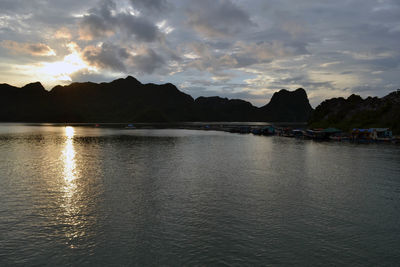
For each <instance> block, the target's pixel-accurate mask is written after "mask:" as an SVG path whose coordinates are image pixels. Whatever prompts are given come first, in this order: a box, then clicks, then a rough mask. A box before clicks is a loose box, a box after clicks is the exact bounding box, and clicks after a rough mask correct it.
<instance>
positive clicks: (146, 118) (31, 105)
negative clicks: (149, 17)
mask: <svg viewBox="0 0 400 267" xmlns="http://www.w3.org/2000/svg"><path fill="white" fill-rule="evenodd" d="M0 98H1V107H0V112H1V113H0V121H14V122H178V121H293V122H304V121H307V119H308V116H309V114H310V111H311V106H310V104H309V102H308V98H307V94H306V93H305V91H304V90H303V89H298V90H296V91H294V92H289V91H286V90H281V91H280V92H278V93H275V94H274V96H273V97H272V99H271V102H270V103H269V104H268V105H266V106H264V107H262V108H257V107H254V106H253V105H252V104H251V103H249V102H246V101H244V100H239V99H231V100H229V99H227V98H220V97H199V98H197V99H196V100H194V99H193V98H192V97H191V96H190V95H187V94H185V93H183V92H181V91H179V90H178V89H177V88H176V87H175V86H174V85H173V84H170V83H167V84H162V85H156V84H142V83H140V82H139V81H138V80H137V79H135V78H133V77H131V76H128V77H127V78H125V79H118V80H115V81H112V82H110V83H100V84H97V83H91V82H86V83H72V84H70V85H67V86H60V85H58V86H55V87H54V88H53V89H52V90H51V91H46V90H45V89H44V88H43V86H42V85H41V84H40V83H38V82H37V83H31V84H28V85H26V86H24V87H22V88H17V87H14V86H10V85H7V84H0Z"/></svg>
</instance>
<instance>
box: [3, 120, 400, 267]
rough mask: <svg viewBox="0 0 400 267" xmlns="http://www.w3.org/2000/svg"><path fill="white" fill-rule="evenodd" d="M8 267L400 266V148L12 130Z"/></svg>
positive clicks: (7, 131)
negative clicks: (100, 266) (42, 266)
mask: <svg viewBox="0 0 400 267" xmlns="http://www.w3.org/2000/svg"><path fill="white" fill-rule="evenodd" d="M0 156H1V158H0V159H1V160H0V266H8V265H12V266H16V265H24V266H27V265H29V266H30V265H36V266H41V265H50V266H59V265H74V266H77V265H79V266H83V265H112V266H123V265H139V266H152V265H163V266H165V265H167V266H180V265H240V266H243V265H251V266H254V265H351V266H357V265H358V266H368V265H371V266H391V265H399V264H400V146H398V145H353V144H337V143H317V142H313V141H304V140H295V139H288V138H279V137H262V136H252V135H238V134H229V133H223V132H206V131H187V130H125V129H121V130H119V129H95V128H84V127H73V128H72V127H67V128H66V127H60V126H59V127H55V126H23V125H2V126H0Z"/></svg>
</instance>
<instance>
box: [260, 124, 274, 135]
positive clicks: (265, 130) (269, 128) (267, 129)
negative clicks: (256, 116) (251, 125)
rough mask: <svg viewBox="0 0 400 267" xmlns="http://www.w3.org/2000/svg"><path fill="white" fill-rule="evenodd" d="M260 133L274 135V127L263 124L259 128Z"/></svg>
mask: <svg viewBox="0 0 400 267" xmlns="http://www.w3.org/2000/svg"><path fill="white" fill-rule="evenodd" d="M261 133H262V134H263V135H274V134H275V133H276V129H275V127H274V126H272V125H268V126H265V127H263V128H261Z"/></svg>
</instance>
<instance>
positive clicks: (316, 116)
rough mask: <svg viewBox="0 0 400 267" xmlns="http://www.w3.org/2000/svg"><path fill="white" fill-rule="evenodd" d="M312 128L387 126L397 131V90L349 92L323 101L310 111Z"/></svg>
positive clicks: (399, 103)
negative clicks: (376, 94)
mask: <svg viewBox="0 0 400 267" xmlns="http://www.w3.org/2000/svg"><path fill="white" fill-rule="evenodd" d="M309 124H310V126H311V127H323V128H324V127H336V128H339V129H342V130H351V129H352V128H370V127H378V128H379V127H389V128H390V129H391V130H393V131H394V132H396V133H399V132H400V89H399V90H397V91H395V92H392V93H390V94H388V95H387V96H385V97H382V98H378V97H367V98H365V99H363V98H362V97H361V96H359V95H355V94H353V95H351V96H349V97H348V98H347V99H345V98H343V97H338V98H332V99H328V100H325V101H323V102H322V103H321V104H320V105H319V106H317V108H316V109H315V111H314V112H313V114H312V116H311V118H310V120H309Z"/></svg>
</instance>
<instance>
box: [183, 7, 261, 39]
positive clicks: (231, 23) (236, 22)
mask: <svg viewBox="0 0 400 267" xmlns="http://www.w3.org/2000/svg"><path fill="white" fill-rule="evenodd" d="M192 3H193V5H191V6H190V7H189V8H188V10H187V12H186V16H187V20H188V24H189V25H190V26H192V27H193V29H194V30H196V31H197V32H198V33H200V34H202V35H203V36H206V37H211V38H214V37H224V36H229V35H234V34H237V33H239V32H241V31H243V30H248V27H251V26H255V24H254V23H253V22H252V21H251V19H250V16H249V14H247V13H246V12H245V11H244V10H242V9H241V8H239V7H238V6H237V5H235V4H234V3H233V2H232V1H230V0H202V1H194V2H192Z"/></svg>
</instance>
